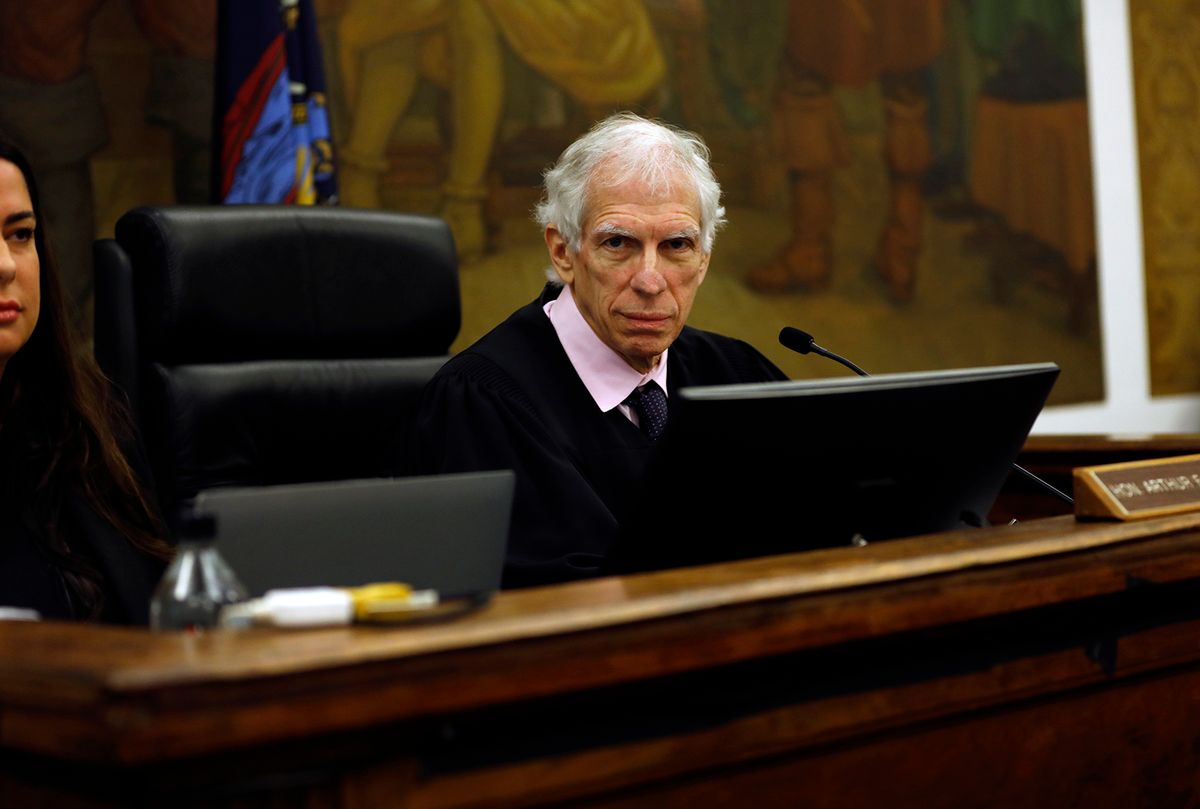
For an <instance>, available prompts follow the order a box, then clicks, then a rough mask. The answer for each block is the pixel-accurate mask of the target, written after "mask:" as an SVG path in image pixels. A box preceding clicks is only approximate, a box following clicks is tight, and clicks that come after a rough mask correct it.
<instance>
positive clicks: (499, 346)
mask: <svg viewBox="0 0 1200 809" xmlns="http://www.w3.org/2000/svg"><path fill="white" fill-rule="evenodd" d="M720 197H721V188H720V186H719V185H718V183H717V181H716V178H715V177H714V176H713V173H712V169H711V167H710V166H709V163H708V148H707V146H705V144H704V142H703V141H702V140H700V138H699V137H698V136H696V135H693V134H691V133H689V132H683V131H679V130H673V129H669V128H667V127H665V126H662V125H660V124H657V123H653V122H650V121H647V120H645V119H643V118H639V117H638V116H636V115H633V114H631V113H624V114H620V115H615V116H612V117H611V118H609V119H607V120H605V121H603V122H601V123H600V124H597V125H596V126H595V127H593V129H592V130H591V131H590V132H588V133H587V134H585V135H584V136H583V137H582V138H580V139H579V140H577V141H576V142H575V143H574V144H572V145H571V146H569V147H568V148H567V150H566V151H564V152H563V154H562V155H561V156H560V157H559V159H558V161H557V163H556V164H555V166H554V167H553V168H552V169H551V170H550V171H549V172H547V174H546V176H545V197H544V199H543V201H542V203H541V204H540V205H539V206H538V209H537V217H538V220H539V222H540V224H541V225H542V227H543V233H544V236H545V241H546V247H547V250H548V252H549V256H550V261H551V265H552V269H553V274H554V279H555V280H554V281H552V282H551V283H550V284H548V285H547V286H546V288H545V289H544V290H543V291H542V293H541V295H540V296H539V297H538V298H537V299H536V300H534V301H533V302H532V303H530V304H528V305H526V306H524V307H522V308H521V309H518V310H517V311H516V313H514V314H513V315H512V316H511V317H510V318H509V319H508V320H506V321H505V322H504V323H502V324H500V325H499V326H497V327H496V328H495V329H493V330H492V331H491V332H490V333H488V334H487V335H485V336H484V337H483V338H481V339H480V340H479V341H478V342H476V343H475V344H474V345H472V346H471V347H469V348H467V349H466V350H465V351H462V352H460V353H459V354H457V355H456V356H455V357H454V358H453V359H451V360H450V361H449V362H448V363H447V364H446V365H445V366H444V367H443V368H442V369H441V370H440V371H439V372H438V374H437V376H436V377H434V379H433V380H432V382H431V383H430V384H429V386H428V387H427V388H426V390H425V394H424V396H423V399H422V402H421V406H420V412H419V416H418V442H417V443H418V451H417V454H418V456H419V459H420V460H419V464H418V467H419V468H420V469H421V471H425V472H461V471H470V470H484V469H513V470H515V471H516V474H517V491H516V499H515V502H514V505H513V515H512V524H511V527H510V533H509V544H508V557H507V563H506V572H505V586H508V587H513V586H524V585H532V584H540V583H547V582H552V581H562V580H567V579H578V578H583V577H587V576H595V575H598V574H599V573H600V572H601V569H602V565H603V562H604V559H605V556H606V554H608V553H609V552H610V550H611V548H612V545H613V543H614V541H615V540H616V538H617V535H618V533H619V531H620V528H621V525H622V521H623V520H626V519H629V518H631V512H632V510H633V509H634V508H636V506H637V502H636V501H637V496H638V495H639V494H640V493H641V492H642V489H643V487H644V478H645V475H646V471H647V469H646V467H647V463H648V460H649V456H650V450H651V447H652V445H653V442H654V441H655V440H657V438H658V435H659V434H660V433H661V430H662V429H663V427H664V426H665V422H666V419H667V409H668V407H669V402H670V397H671V395H673V394H674V393H675V392H676V391H677V390H678V389H679V388H681V387H685V386H688V385H715V384H725V383H735V382H761V381H768V380H779V379H783V378H784V376H783V373H782V372H781V371H780V370H779V369H778V368H776V367H775V366H774V365H773V364H771V362H770V361H769V360H767V359H766V357H764V356H763V355H762V354H760V353H759V352H758V351H756V350H755V349H754V348H752V347H751V346H749V345H748V344H746V343H744V342H742V341H740V340H733V339H730V338H728V337H722V336H720V335H716V334H713V333H710V332H703V331H699V330H697V329H694V328H691V327H688V326H686V325H685V323H686V321H687V318H688V314H689V313H690V312H691V308H692V303H693V301H694V299H695V295H696V292H697V290H698V289H699V287H700V284H701V283H702V282H703V281H704V278H705V275H706V273H707V271H708V265H709V259H710V258H711V255H712V246H713V239H714V237H715V233H716V230H717V228H718V227H719V226H720V224H721V223H722V221H723V218H724V209H723V208H722V207H721V205H720ZM678 505H679V504H673V503H672V504H663V507H664V508H673V507H677V506H678Z"/></svg>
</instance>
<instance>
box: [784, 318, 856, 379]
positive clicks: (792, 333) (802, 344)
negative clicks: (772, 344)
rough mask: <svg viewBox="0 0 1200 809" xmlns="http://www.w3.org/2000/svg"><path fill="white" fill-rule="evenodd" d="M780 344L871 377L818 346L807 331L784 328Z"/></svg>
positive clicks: (799, 352)
mask: <svg viewBox="0 0 1200 809" xmlns="http://www.w3.org/2000/svg"><path fill="white" fill-rule="evenodd" d="M779 342H780V343H782V344H783V347H784V348H790V349H791V350H792V351H795V352H796V353H798V354H807V353H809V352H810V351H811V352H812V353H813V354H820V355H821V356H822V357H825V358H826V359H831V360H833V361H834V362H840V363H841V364H842V365H845V366H846V367H847V368H849V369H850V370H851V371H853V372H854V373H856V374H858V375H859V376H870V374H868V373H867V372H866V371H864V370H863V369H862V368H859V367H858V366H857V365H855V364H854V363H852V362H850V360H848V359H846V358H845V357H839V356H838V355H837V354H834V353H833V352H832V351H830V350H829V349H826V348H821V347H820V346H819V345H817V341H816V339H815V338H814V337H813V336H812V335H811V334H809V333H808V332H806V331H800V330H799V329H794V328H792V327H791V326H784V327H783V328H782V329H780V331H779Z"/></svg>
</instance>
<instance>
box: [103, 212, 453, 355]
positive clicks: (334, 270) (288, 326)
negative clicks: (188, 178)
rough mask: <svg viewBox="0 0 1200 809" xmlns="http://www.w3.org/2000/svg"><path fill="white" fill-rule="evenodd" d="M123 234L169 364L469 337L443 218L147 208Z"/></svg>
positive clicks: (144, 344)
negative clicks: (461, 333) (463, 325)
mask: <svg viewBox="0 0 1200 809" xmlns="http://www.w3.org/2000/svg"><path fill="white" fill-rule="evenodd" d="M116 240H117V242H118V243H119V244H120V245H121V247H122V248H123V249H124V250H125V251H126V252H127V253H128V254H129V256H130V260H131V263H132V266H133V274H134V289H135V295H136V296H137V299H136V307H137V310H138V313H139V314H138V340H139V342H140V344H141V353H142V356H143V357H144V358H146V359H150V360H154V361H157V362H160V363H164V364H167V365H174V364H180V363H203V362H226V361H244V360H258V359H322V358H369V357H406V356H407V357H412V356H427V355H440V354H446V353H447V352H448V350H449V347H450V343H451V342H453V340H454V338H455V337H456V336H457V335H458V329H459V326H460V317H461V315H460V304H459V292H458V269H457V262H456V259H455V254H454V242H453V239H452V237H451V235H450V230H449V228H448V227H447V226H446V224H445V222H443V221H442V220H440V219H435V218H433V217H423V216H412V215H406V214H397V213H390V212H384V211H365V210H351V209H339V208H324V207H322V208H301V207H296V206H223V207H191V206H177V207H165V208H137V209H135V210H132V211H130V212H129V213H127V214H125V215H124V216H123V217H121V219H120V221H118V222H117V226H116Z"/></svg>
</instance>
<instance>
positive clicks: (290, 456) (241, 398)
mask: <svg viewBox="0 0 1200 809" xmlns="http://www.w3.org/2000/svg"><path fill="white" fill-rule="evenodd" d="M115 235H116V238H115V239H114V240H101V241H98V242H96V245H95V262H96V318H95V320H96V332H95V350H96V357H97V360H98V361H99V363H100V366H101V368H102V369H104V371H105V372H106V373H107V374H108V375H109V377H110V378H111V379H112V380H113V382H114V384H115V386H116V387H117V388H118V389H119V390H120V391H123V392H124V393H125V394H126V395H127V396H128V399H129V404H130V407H131V409H132V412H133V414H134V418H135V421H136V422H137V423H138V425H139V426H140V428H141V431H142V436H143V439H144V440H145V444H146V448H147V454H148V456H149V461H150V466H151V471H152V473H153V475H154V483H155V486H156V488H157V493H158V498H159V501H160V504H161V506H162V508H163V513H164V515H166V516H167V517H168V519H173V518H174V517H175V516H176V514H177V513H178V509H179V507H180V506H181V505H182V504H183V503H185V502H186V501H188V500H190V499H191V498H192V497H193V496H194V495H195V494H196V493H197V492H198V491H200V490H202V489H207V488H211V487H215V486H226V485H246V486H251V485H270V484H276V483H294V482H303V481H312V480H338V479H347V478H364V477H380V476H391V475H396V474H403V473H404V472H405V471H406V466H405V453H406V442H407V440H408V432H409V429H410V427H411V423H412V421H413V415H414V410H415V406H416V401H417V398H418V395H419V393H420V390H421V388H422V387H423V386H424V384H425V382H426V381H427V380H428V379H429V377H430V376H432V375H433V373H434V372H435V371H436V370H437V369H438V368H439V367H440V366H441V364H442V363H443V362H444V361H445V359H446V355H447V352H448V351H449V347H450V344H451V342H452V341H453V340H454V338H455V337H456V336H457V334H458V330H459V325H460V307H459V292H458V272H457V264H456V260H455V254H454V243H453V241H452V239H451V236H450V231H449V229H448V228H447V227H446V224H445V223H444V222H442V221H441V220H439V219H433V218H429V217H418V216H408V215H401V214H393V213H386V212H380V211H358V210H343V209H336V208H298V207H275V206H270V207H268V206H261V207H259V206H245V207H241V206H239V207H164V208H138V209H136V210H133V211H130V212H129V213H127V214H125V216H123V217H122V218H121V219H120V221H119V222H117V226H116V234H115Z"/></svg>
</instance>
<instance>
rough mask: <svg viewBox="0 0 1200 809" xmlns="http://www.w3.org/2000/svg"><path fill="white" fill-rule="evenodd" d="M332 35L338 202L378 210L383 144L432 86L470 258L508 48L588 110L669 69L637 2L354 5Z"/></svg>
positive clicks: (638, 95)
mask: <svg viewBox="0 0 1200 809" xmlns="http://www.w3.org/2000/svg"><path fill="white" fill-rule="evenodd" d="M337 39H338V49H339V57H340V67H341V75H342V86H343V89H344V93H345V98H346V101H347V107H348V109H349V110H350V111H351V115H350V117H351V124H350V131H349V133H348V136H347V138H346V140H345V143H344V145H343V146H342V147H341V150H340V152H339V155H340V158H341V172H342V173H341V177H340V184H341V194H342V200H343V201H344V202H345V203H346V204H347V205H353V206H358V207H379V205H380V198H379V180H380V176H381V174H382V173H383V171H384V170H385V169H386V167H387V157H386V150H387V144H388V139H389V137H390V136H391V133H392V130H393V128H394V127H395V126H396V123H397V122H398V121H399V120H400V118H401V117H402V116H403V115H404V113H405V111H406V110H407V109H408V106H409V104H410V102H411V101H412V98H413V95H414V93H415V91H416V88H417V83H418V80H419V79H420V78H422V77H423V78H427V79H430V80H432V81H434V82H435V83H437V84H438V85H440V86H442V87H444V88H446V89H447V90H448V91H449V95H450V104H451V112H450V130H451V136H450V138H451V143H450V146H449V152H450V153H449V159H448V161H447V164H448V166H449V175H448V177H447V178H446V183H445V185H444V187H443V189H442V192H443V203H442V208H441V214H442V216H443V217H444V218H445V219H446V220H447V221H448V222H449V223H450V226H451V228H452V229H453V231H454V236H455V242H456V243H457V246H458V251H459V255H460V256H461V257H462V258H464V259H469V258H472V257H474V256H478V255H479V254H480V253H481V252H482V251H483V248H484V221H483V202H484V199H485V197H486V196H487V189H486V187H485V184H484V180H485V173H486V171H487V168H488V164H489V162H490V161H491V157H492V151H493V147H494V144H495V140H496V135H497V131H498V128H499V124H500V115H501V110H502V107H503V104H504V83H505V75H504V64H503V55H504V54H503V48H504V47H505V46H507V47H508V48H509V49H511V51H512V52H513V53H514V54H515V55H516V56H517V57H518V58H520V59H521V60H523V61H524V62H525V63H527V64H528V65H530V66H531V67H532V68H533V69H534V70H535V71H537V72H538V73H539V74H541V75H543V76H545V77H546V78H548V79H550V80H551V81H553V82H555V83H556V84H558V85H559V86H561V87H562V88H563V89H564V90H565V91H566V92H567V93H568V94H569V95H570V96H571V97H572V98H573V99H575V100H576V101H577V102H579V103H580V104H582V105H584V107H585V108H587V109H608V108H611V107H612V106H616V105H625V104H632V103H634V102H637V101H639V100H641V99H643V98H645V97H646V96H647V95H649V94H650V93H651V92H652V91H653V90H654V89H655V88H656V87H657V86H658V84H659V82H660V81H661V80H662V78H663V74H664V71H665V67H664V62H663V57H662V53H661V51H660V48H659V44H658V41H657V40H656V38H655V34H654V30H653V28H652V27H651V24H650V20H649V18H648V17H647V15H646V11H645V9H644V8H643V6H642V2H641V0H591V1H590V2H573V3H562V2H559V0H488V1H487V2H484V0H403V1H402V2H396V0H348V2H347V4H346V8H345V11H344V13H343V15H342V17H341V19H340V20H339V21H338V25H337Z"/></svg>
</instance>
